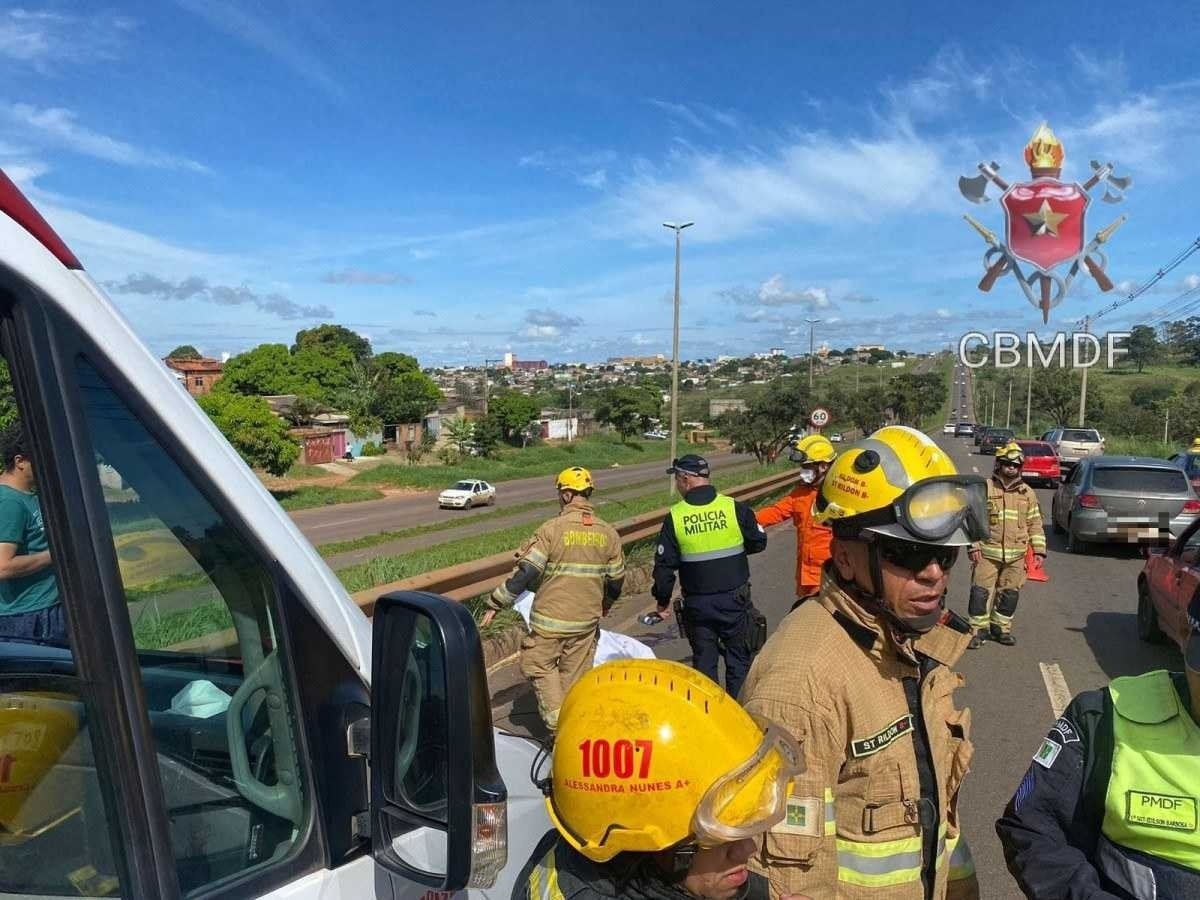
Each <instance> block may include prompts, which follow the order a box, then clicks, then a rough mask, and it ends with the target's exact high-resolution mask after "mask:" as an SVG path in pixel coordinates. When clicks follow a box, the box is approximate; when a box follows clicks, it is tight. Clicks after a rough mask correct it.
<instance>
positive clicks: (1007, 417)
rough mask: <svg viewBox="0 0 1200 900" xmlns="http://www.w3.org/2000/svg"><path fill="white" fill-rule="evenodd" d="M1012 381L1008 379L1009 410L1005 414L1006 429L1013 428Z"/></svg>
mask: <svg viewBox="0 0 1200 900" xmlns="http://www.w3.org/2000/svg"><path fill="white" fill-rule="evenodd" d="M1012 384H1013V383H1012V379H1011V378H1010V379H1008V410H1007V411H1006V412H1005V413H1004V427H1005V428H1011V427H1012Z"/></svg>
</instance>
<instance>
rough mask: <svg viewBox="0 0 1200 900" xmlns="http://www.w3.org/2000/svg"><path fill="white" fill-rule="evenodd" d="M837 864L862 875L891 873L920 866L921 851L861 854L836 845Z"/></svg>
mask: <svg viewBox="0 0 1200 900" xmlns="http://www.w3.org/2000/svg"><path fill="white" fill-rule="evenodd" d="M838 866H839V867H840V868H843V869H852V870H854V871H855V872H859V873H861V874H863V875H891V874H892V873H893V872H900V871H903V870H905V869H917V870H918V872H919V870H920V868H921V851H920V850H914V851H913V852H912V853H892V854H891V855H889V856H863V855H861V854H859V853H855V852H854V851H852V850H845V849H843V848H842V847H840V846H839V847H838Z"/></svg>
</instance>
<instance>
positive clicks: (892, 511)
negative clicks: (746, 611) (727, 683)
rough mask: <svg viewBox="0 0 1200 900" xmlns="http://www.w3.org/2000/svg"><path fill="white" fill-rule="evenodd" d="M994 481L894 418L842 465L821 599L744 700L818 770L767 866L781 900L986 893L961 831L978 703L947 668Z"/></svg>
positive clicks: (792, 807)
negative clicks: (953, 602) (959, 577)
mask: <svg viewBox="0 0 1200 900" xmlns="http://www.w3.org/2000/svg"><path fill="white" fill-rule="evenodd" d="M986 504H987V488H986V484H985V483H984V479H983V478H982V477H980V476H971V475H958V474H957V473H956V471H955V468H954V464H953V463H952V462H951V461H950V459H949V458H948V457H947V456H946V455H945V453H944V452H943V451H941V450H940V449H939V448H938V447H937V445H936V444H934V443H933V441H931V440H930V439H929V438H928V437H926V436H925V435H923V434H921V433H920V432H917V431H914V430H913V429H911V428H904V427H901V426H889V427H887V428H883V429H880V430H879V431H877V432H875V433H874V434H873V435H871V437H869V438H867V439H866V440H863V441H861V442H859V443H857V444H855V445H854V446H853V447H851V448H849V449H848V450H846V451H845V452H843V453H842V454H841V455H840V456H839V457H838V458H837V459H836V460H835V461H834V463H833V465H832V466H831V467H830V470H829V473H828V474H827V475H826V477H825V481H824V484H823V485H822V487H821V495H820V497H819V498H818V500H817V507H818V512H817V516H818V518H820V519H823V520H824V521H825V522H827V523H828V524H829V525H830V527H831V528H832V529H833V533H834V539H833V556H832V558H831V559H830V561H829V562H828V563H826V564H825V568H824V572H823V577H822V581H821V590H820V593H819V594H818V595H817V597H816V598H815V600H816V602H813V601H809V602H808V603H805V604H802V605H801V606H800V607H798V608H797V609H796V610H795V611H793V612H792V613H790V614H789V615H787V616H786V617H785V618H784V620H783V622H782V623H781V625H780V626H779V629H778V630H777V631H776V632H775V634H774V635H773V636H772V637H771V639H770V640H769V641H768V642H767V645H766V647H764V648H763V650H762V652H761V653H760V654H759V656H758V659H757V660H756V661H755V663H754V666H753V668H752V669H751V670H750V676H749V678H748V679H747V681H746V684H745V686H744V687H743V688H742V694H741V700H742V703H743V705H744V706H745V707H746V709H747V710H749V711H750V712H751V713H752V714H755V715H758V716H762V717H765V718H769V719H771V720H773V721H776V722H778V723H779V724H780V725H781V726H782V727H783V728H785V729H787V730H788V731H789V732H790V733H792V734H793V735H795V736H796V738H797V739H798V740H799V741H800V743H801V748H802V749H803V751H804V759H805V763H806V768H805V771H804V772H803V774H801V775H799V776H797V777H796V778H795V780H794V781H793V784H792V789H791V793H790V796H789V797H788V801H787V814H786V816H785V818H784V820H783V822H781V823H779V824H778V825H776V826H775V827H773V828H772V829H771V830H770V831H768V832H767V833H766V835H765V836H764V838H763V841H762V846H761V848H760V852H759V854H758V856H757V857H756V859H757V865H759V866H761V868H762V869H763V871H765V873H766V874H767V876H768V878H769V879H770V882H771V895H772V896H779V895H786V894H793V893H799V894H805V895H808V896H809V897H812V898H813V900H830V898H852V900H857V898H863V900H865V898H871V900H941V898H946V897H949V898H976V897H978V895H979V886H978V882H977V881H976V878H975V867H974V863H973V862H972V861H971V855H970V851H969V850H968V849H967V844H966V841H965V840H964V839H963V837H962V835H961V834H960V832H959V817H958V808H957V807H958V791H959V787H960V785H961V784H962V781H963V777H964V776H965V775H966V773H967V769H968V767H969V765H970V762H971V754H972V746H971V742H970V739H969V732H970V712H969V710H965V709H964V710H959V709H956V708H955V706H954V701H953V694H954V691H955V690H956V689H957V688H958V687H960V686H961V685H962V683H963V678H962V676H960V675H958V674H957V673H955V672H954V671H952V670H951V668H950V667H951V666H952V665H954V663H955V662H956V661H957V660H958V658H959V656H961V655H962V653H963V651H964V650H965V649H966V646H967V642H968V641H969V640H970V634H969V629H968V627H967V624H966V622H965V621H963V620H962V618H961V617H959V616H956V615H954V614H953V613H950V612H948V611H947V610H946V609H945V592H946V585H947V581H948V579H949V571H950V568H951V567H952V566H953V565H954V563H955V561H956V560H957V559H958V554H959V552H960V550H961V549H962V548H963V547H964V546H966V545H968V544H969V543H970V542H971V541H972V540H978V539H979V538H980V537H981V536H982V535H983V534H986V515H987V505H986Z"/></svg>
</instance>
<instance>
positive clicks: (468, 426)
mask: <svg viewBox="0 0 1200 900" xmlns="http://www.w3.org/2000/svg"><path fill="white" fill-rule="evenodd" d="M442 430H443V431H444V432H446V437H448V438H449V439H450V443H451V444H453V445H454V448H455V449H456V450H457V451H458V452H459V453H460V454H461V453H466V452H467V446H468V445H469V444H470V443H471V442H472V441H473V440H474V439H475V423H474V422H469V421H467V420H466V419H464V418H459V417H454V418H450V419H443V420H442Z"/></svg>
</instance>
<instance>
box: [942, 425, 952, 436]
mask: <svg viewBox="0 0 1200 900" xmlns="http://www.w3.org/2000/svg"><path fill="white" fill-rule="evenodd" d="M942 434H954V423H953V422H947V423H946V424H945V425H943V426H942Z"/></svg>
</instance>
